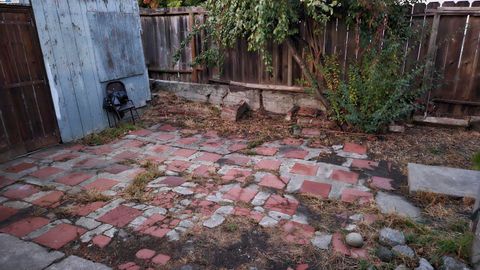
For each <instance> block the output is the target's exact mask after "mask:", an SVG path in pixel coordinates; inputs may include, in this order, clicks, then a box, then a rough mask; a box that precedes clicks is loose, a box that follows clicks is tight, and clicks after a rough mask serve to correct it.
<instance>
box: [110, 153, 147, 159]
mask: <svg viewBox="0 0 480 270" xmlns="http://www.w3.org/2000/svg"><path fill="white" fill-rule="evenodd" d="M139 156H140V155H139V154H138V153H134V152H131V151H123V152H121V153H120V154H117V155H115V156H114V157H113V158H114V159H117V160H135V159H137V158H138V157H139Z"/></svg>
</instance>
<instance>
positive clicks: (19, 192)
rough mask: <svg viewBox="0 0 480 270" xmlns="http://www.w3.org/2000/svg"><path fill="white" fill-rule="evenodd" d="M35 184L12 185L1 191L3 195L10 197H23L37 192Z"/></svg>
mask: <svg viewBox="0 0 480 270" xmlns="http://www.w3.org/2000/svg"><path fill="white" fill-rule="evenodd" d="M39 191H40V190H38V189H37V188H36V187H35V186H32V185H20V186H13V187H12V188H9V189H8V190H7V191H5V192H4V193H3V196H5V197H7V198H10V199H24V198H26V197H29V196H30V195H32V194H34V193H37V192H39Z"/></svg>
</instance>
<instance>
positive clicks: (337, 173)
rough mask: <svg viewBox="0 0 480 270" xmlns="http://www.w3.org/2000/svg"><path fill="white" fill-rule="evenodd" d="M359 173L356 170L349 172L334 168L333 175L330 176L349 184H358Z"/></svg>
mask: <svg viewBox="0 0 480 270" xmlns="http://www.w3.org/2000/svg"><path fill="white" fill-rule="evenodd" d="M358 176H359V175H358V173H356V172H349V171H343V170H333V172H332V175H331V176H330V178H331V179H333V180H337V181H341V182H345V183H348V184H353V185H355V184H357V181H358Z"/></svg>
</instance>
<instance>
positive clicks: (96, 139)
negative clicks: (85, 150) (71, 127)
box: [82, 123, 139, 145]
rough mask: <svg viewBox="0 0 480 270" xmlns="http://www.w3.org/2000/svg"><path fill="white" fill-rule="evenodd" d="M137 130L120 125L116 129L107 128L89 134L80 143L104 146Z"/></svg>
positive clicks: (125, 124) (133, 126)
mask: <svg viewBox="0 0 480 270" xmlns="http://www.w3.org/2000/svg"><path fill="white" fill-rule="evenodd" d="M138 128H139V127H137V126H135V125H132V124H127V123H122V124H120V125H119V126H118V127H116V128H107V129H105V130H104V131H102V132H99V133H93V134H90V135H88V136H86V137H85V138H83V139H82V143H83V144H86V145H102V144H106V143H109V142H111V141H113V140H115V139H117V138H119V137H121V136H124V135H126V134H127V133H128V132H129V131H133V130H137V129H138Z"/></svg>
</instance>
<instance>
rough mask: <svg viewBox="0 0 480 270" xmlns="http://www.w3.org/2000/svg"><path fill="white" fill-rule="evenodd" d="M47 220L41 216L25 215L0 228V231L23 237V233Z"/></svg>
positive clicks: (39, 226) (25, 233)
mask: <svg viewBox="0 0 480 270" xmlns="http://www.w3.org/2000/svg"><path fill="white" fill-rule="evenodd" d="M49 222H50V221H49V220H48V219H46V218H43V217H27V218H24V219H22V220H19V221H16V222H14V223H11V224H10V225H8V226H6V227H4V228H2V229H0V232H2V233H8V234H11V235H14V236H16V237H24V236H25V235H27V234H29V233H31V232H33V231H35V230H37V229H40V228H41V227H43V226H45V225H47V224H48V223H49Z"/></svg>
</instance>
